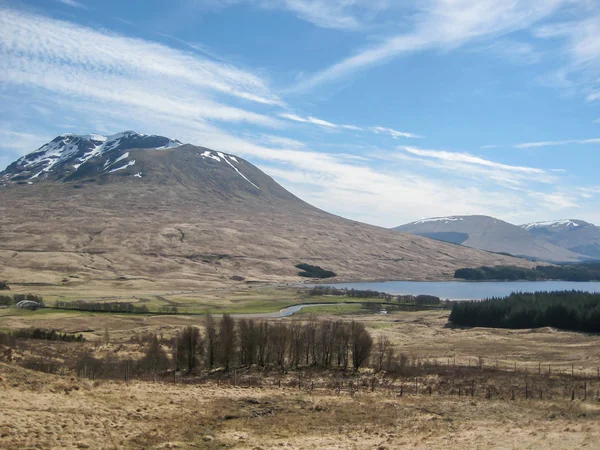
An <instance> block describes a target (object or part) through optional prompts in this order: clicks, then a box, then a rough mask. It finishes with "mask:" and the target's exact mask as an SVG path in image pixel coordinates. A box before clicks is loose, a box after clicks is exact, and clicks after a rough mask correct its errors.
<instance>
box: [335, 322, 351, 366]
mask: <svg viewBox="0 0 600 450" xmlns="http://www.w3.org/2000/svg"><path fill="white" fill-rule="evenodd" d="M334 350H335V354H336V356H337V365H338V367H343V368H344V370H346V369H347V368H348V353H349V350H350V327H349V326H348V324H347V323H344V322H342V321H341V320H340V321H338V324H337V327H336V335H335V342H334Z"/></svg>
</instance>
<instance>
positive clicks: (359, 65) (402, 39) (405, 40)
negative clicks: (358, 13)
mask: <svg viewBox="0 0 600 450" xmlns="http://www.w3.org/2000/svg"><path fill="white" fill-rule="evenodd" d="M566 1H567V0H547V1H543V2H542V1H538V0H507V1H502V2H499V1H497V0H423V1H422V2H420V3H418V8H419V10H418V12H417V13H416V14H414V17H415V22H414V26H413V31H412V32H409V33H405V34H399V35H396V36H392V37H389V38H387V39H385V40H383V41H382V42H381V43H379V44H378V45H374V46H372V47H369V48H367V49H364V50H362V51H359V52H358V53H356V54H355V55H353V56H350V57H348V58H345V59H343V60H342V61H340V62H338V63H336V64H333V65H332V66H330V67H328V68H326V69H324V70H322V71H320V72H317V73H315V74H313V75H311V76H309V77H308V78H305V79H302V80H301V81H300V82H299V83H298V84H297V85H296V87H295V90H297V91H306V90H310V89H312V88H314V87H315V86H317V85H320V84H323V83H327V82H331V81H333V80H337V79H339V78H342V77H345V76H347V75H349V74H351V73H353V72H356V71H358V70H364V69H366V68H368V67H371V66H374V65H377V64H381V63H384V62H386V61H388V60H390V59H392V58H394V57H397V56H399V55H402V54H406V53H410V52H415V51H419V50H426V49H435V48H440V49H452V48H456V47H459V46H462V45H464V44H466V43H468V42H471V41H475V40H481V39H485V38H489V37H493V36H500V35H505V34H509V33H511V32H514V31H517V30H522V29H526V28H529V27H530V26H531V25H533V24H535V23H536V22H538V21H540V20H542V19H544V18H546V17H548V16H549V15H551V14H552V13H554V12H555V11H556V10H557V9H558V8H559V7H560V6H562V5H563V4H564V3H566Z"/></svg>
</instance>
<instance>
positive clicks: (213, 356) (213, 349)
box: [204, 314, 218, 370]
mask: <svg viewBox="0 0 600 450" xmlns="http://www.w3.org/2000/svg"><path fill="white" fill-rule="evenodd" d="M204 326H205V330H206V339H205V340H206V363H207V366H208V370H212V368H213V367H214V366H215V363H216V362H217V350H218V347H217V340H218V335H217V324H216V322H215V319H214V318H213V316H212V315H211V314H207V315H206V317H205V319H204Z"/></svg>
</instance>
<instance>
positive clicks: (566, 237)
mask: <svg viewBox="0 0 600 450" xmlns="http://www.w3.org/2000/svg"><path fill="white" fill-rule="evenodd" d="M521 228H523V229H525V230H527V231H529V232H530V233H531V234H533V235H534V236H537V237H538V238H541V239H544V240H546V241H548V242H551V243H552V244H554V245H557V246H559V247H563V248H566V249H569V250H571V251H572V252H576V253H581V254H583V255H586V256H588V257H590V258H593V259H598V260H600V227H597V226H596V225H594V224H591V223H588V222H584V221H583V220H576V219H565V220H557V221H554V222H534V223H528V224H525V225H521Z"/></svg>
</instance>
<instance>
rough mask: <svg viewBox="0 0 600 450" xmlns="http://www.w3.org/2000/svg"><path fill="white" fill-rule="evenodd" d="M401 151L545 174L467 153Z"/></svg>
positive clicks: (411, 149)
mask: <svg viewBox="0 0 600 450" xmlns="http://www.w3.org/2000/svg"><path fill="white" fill-rule="evenodd" d="M400 148H401V149H402V150H404V151H406V152H408V153H410V154H413V155H416V156H424V157H427V158H433V159H439V160H442V161H451V162H460V163H467V164H475V165H478V166H485V167H493V168H496V169H503V170H508V171H514V172H522V173H528V174H543V173H546V171H545V170H543V169H537V168H534V167H522V166H512V165H507V164H502V163H498V162H494V161H490V160H487V159H483V158H480V157H478V156H473V155H470V154H469V153H456V152H448V151H444V150H424V149H419V148H415V147H400Z"/></svg>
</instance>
